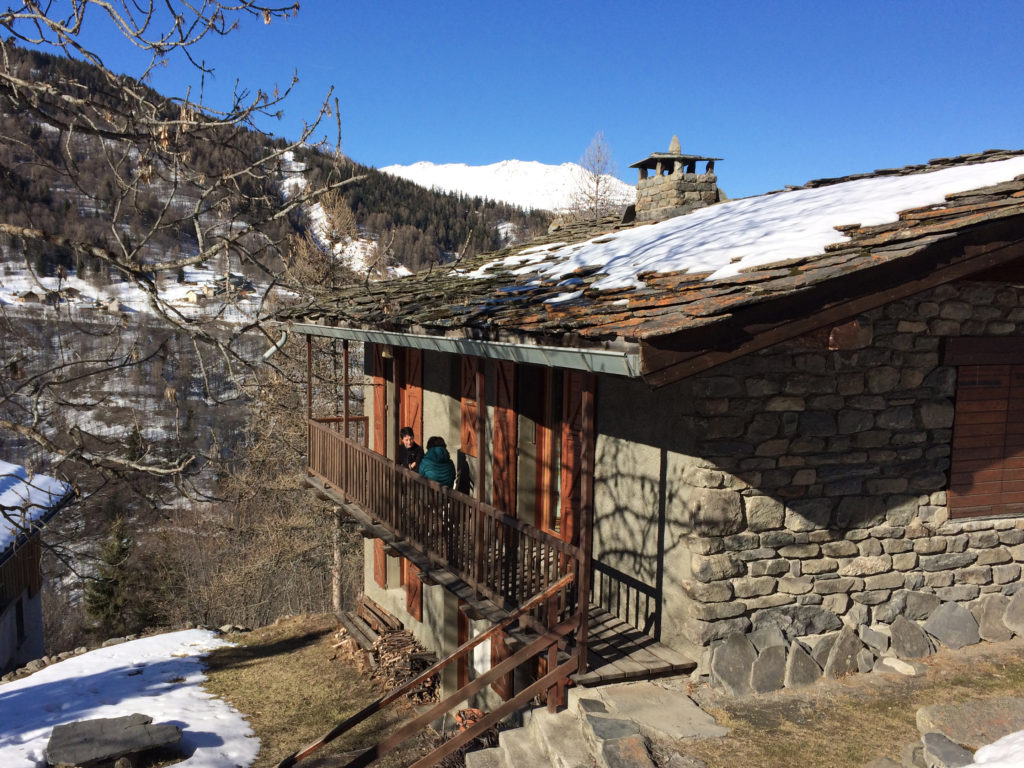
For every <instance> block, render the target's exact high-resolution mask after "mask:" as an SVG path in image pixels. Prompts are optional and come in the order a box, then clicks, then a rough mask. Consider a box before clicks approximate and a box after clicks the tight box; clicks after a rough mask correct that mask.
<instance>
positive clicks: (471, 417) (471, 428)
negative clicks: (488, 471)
mask: <svg viewBox="0 0 1024 768" xmlns="http://www.w3.org/2000/svg"><path fill="white" fill-rule="evenodd" d="M479 364H480V362H479V360H478V359H477V358H475V357H463V358H462V366H461V369H462V386H461V392H460V401H461V405H462V452H463V453H464V454H466V455H467V456H476V455H477V447H476V446H477V435H476V415H477V412H476V372H477V367H478V366H479Z"/></svg>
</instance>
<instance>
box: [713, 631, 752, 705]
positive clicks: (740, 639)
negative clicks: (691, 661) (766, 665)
mask: <svg viewBox="0 0 1024 768" xmlns="http://www.w3.org/2000/svg"><path fill="white" fill-rule="evenodd" d="M756 659H757V651H755V650H754V646H753V645H751V644H750V641H749V640H747V638H746V636H745V635H740V634H735V635H730V636H729V637H727V638H726V639H725V642H724V643H722V644H721V645H719V646H718V647H717V648H715V652H714V654H713V655H712V656H711V679H712V682H713V683H714V684H716V685H721V686H722V687H723V688H724V689H725V690H726V691H727V692H728V693H730V694H732V695H733V696H743V695H745V694H748V693H750V692H751V690H752V689H751V687H750V671H751V668H752V667H753V666H754V661H755V660H756Z"/></svg>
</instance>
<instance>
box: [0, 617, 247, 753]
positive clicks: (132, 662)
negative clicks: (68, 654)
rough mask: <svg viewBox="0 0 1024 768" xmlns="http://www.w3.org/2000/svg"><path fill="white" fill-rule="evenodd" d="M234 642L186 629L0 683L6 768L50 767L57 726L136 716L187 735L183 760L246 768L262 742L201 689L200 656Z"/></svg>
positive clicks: (0, 741) (226, 706)
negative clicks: (49, 746) (50, 747)
mask: <svg viewBox="0 0 1024 768" xmlns="http://www.w3.org/2000/svg"><path fill="white" fill-rule="evenodd" d="M225 645H230V643H227V642H225V641H223V640H220V639H218V638H217V637H216V636H215V635H214V634H213V633H212V632H208V631H205V630H195V629H193V630H187V631H185V632H171V633H168V634H163V635H155V636H153V637H146V638H143V639H141V640H133V641H131V642H128V643H122V644H120V645H115V646H111V647H109V648H99V649H97V650H95V651H91V652H89V653H85V654H82V655H81V656H76V657H74V658H71V659H67V660H66V661H62V662H60V663H58V664H51V665H50V666H48V667H46V668H44V669H42V670H40V671H38V672H36V673H35V674H32V675H29V676H28V677H24V678H22V679H20V680H15V681H13V682H10V683H7V684H6V685H2V686H0V765H2V766H4V768H44V767H45V766H46V751H45V750H46V743H47V741H49V739H50V732H51V731H52V730H53V727H54V726H55V725H62V724H64V723H71V722H75V721H77V720H90V719H93V718H100V717H122V716H125V715H130V714H132V713H134V712H140V713H142V714H145V715H150V716H151V717H152V718H153V722H155V723H173V724H175V725H177V726H179V727H180V728H181V729H182V731H184V734H183V736H182V738H181V747H182V751H183V752H185V753H186V754H189V753H191V756H190V757H188V758H187V759H185V760H183V761H181V762H179V763H176V765H179V766H188V768H243V767H244V766H248V765H251V764H252V762H253V761H254V760H255V759H256V755H257V753H258V752H259V748H260V742H259V740H258V739H256V738H254V737H253V732H252V729H251V728H250V727H249V724H248V723H247V722H246V721H245V717H244V716H243V715H242V714H240V713H239V712H238V710H236V709H234V708H233V707H231V706H230V705H229V704H227V703H226V702H224V701H222V700H220V699H217V698H215V697H213V696H212V695H210V694H209V693H207V692H206V691H204V690H202V688H200V687H199V686H200V685H201V684H202V683H203V682H204V681H205V680H206V676H205V675H204V674H203V667H202V662H201V660H200V659H201V657H202V656H203V655H204V654H205V653H206V652H207V651H210V650H213V649H214V648H219V647H221V646H225Z"/></svg>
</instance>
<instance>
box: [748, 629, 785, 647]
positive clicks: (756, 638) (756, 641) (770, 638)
mask: <svg viewBox="0 0 1024 768" xmlns="http://www.w3.org/2000/svg"><path fill="white" fill-rule="evenodd" d="M747 639H748V640H749V641H750V642H751V643H752V644H753V646H754V648H755V650H757V652H758V653H761V652H762V651H763V650H764V649H765V648H772V647H773V646H776V645H781V646H782V647H783V648H785V647H786V646H787V645H788V643H787V642H786V636H785V635H783V634H782V630H781V629H779V628H778V627H766V628H765V629H756V630H754V631H753V632H751V633H750V634H748V635H747Z"/></svg>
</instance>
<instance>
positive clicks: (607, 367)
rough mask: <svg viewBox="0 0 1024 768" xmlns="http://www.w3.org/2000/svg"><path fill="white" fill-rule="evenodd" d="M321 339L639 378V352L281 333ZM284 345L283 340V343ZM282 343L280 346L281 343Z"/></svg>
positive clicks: (313, 330) (306, 328) (321, 331)
mask: <svg viewBox="0 0 1024 768" xmlns="http://www.w3.org/2000/svg"><path fill="white" fill-rule="evenodd" d="M289 331H291V332H294V333H303V334H309V335H310V336H324V337H327V338H335V339H348V340H349V341H360V342H371V343H374V344H389V345H391V346H395V347H409V348H411V349H422V350H426V351H428V352H446V353H449V354H456V355H470V356H472V357H484V358H489V359H492V360H509V361H512V362H516V363H530V364H533V365H542V366H545V367H548V368H568V369H571V370H577V371H589V372H591V373H603V374H611V375H614V376H628V377H630V378H638V377H639V376H640V350H639V348H636V349H635V350H620V351H613V350H608V349H579V348H575V347H572V348H570V347H552V346H544V345H540V344H517V343H513V342H508V341H482V340H480V339H467V338H462V337H454V336H425V335H421V334H416V333H397V332H395V331H375V330H364V329H362V328H336V327H332V326H326V325H316V324H314V323H289V324H288V327H287V329H286V330H285V331H284V333H285V336H287V334H288V332H289ZM282 342H283V339H282ZM282 342H279V344H280V343H282ZM277 348H278V345H275V346H274V347H271V348H270V349H269V350H268V351H267V353H266V354H264V356H263V357H264V359H266V358H267V357H268V356H269V355H271V354H273V353H274V352H275V351H276V350H277Z"/></svg>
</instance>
